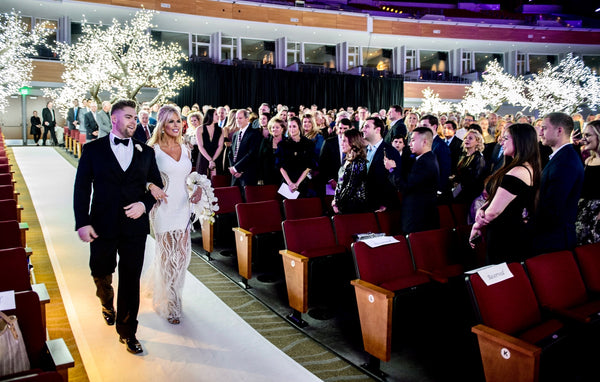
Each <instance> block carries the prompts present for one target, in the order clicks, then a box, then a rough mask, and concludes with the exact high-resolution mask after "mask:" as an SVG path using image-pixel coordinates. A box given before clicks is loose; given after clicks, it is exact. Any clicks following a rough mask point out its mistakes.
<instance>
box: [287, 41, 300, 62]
mask: <svg viewBox="0 0 600 382" xmlns="http://www.w3.org/2000/svg"><path fill="white" fill-rule="evenodd" d="M299 61H300V43H299V42H288V43H287V64H288V65H291V64H293V63H295V62H299Z"/></svg>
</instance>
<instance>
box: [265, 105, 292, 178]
mask: <svg viewBox="0 0 600 382" xmlns="http://www.w3.org/2000/svg"><path fill="white" fill-rule="evenodd" d="M263 115H264V114H263ZM267 129H268V131H269V136H268V137H266V138H265V139H263V140H262V142H261V144H260V149H259V154H258V155H259V163H260V167H259V172H260V173H259V176H258V179H259V183H260V182H262V184H276V185H279V184H281V174H280V172H279V169H278V168H277V166H275V152H276V151H277V146H278V145H279V142H281V141H282V140H283V139H284V136H285V132H286V127H285V123H284V122H283V121H282V120H281V119H279V118H277V117H275V118H272V119H271V120H270V121H269V123H268V124H267Z"/></svg>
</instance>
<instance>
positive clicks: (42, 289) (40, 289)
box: [31, 283, 50, 304]
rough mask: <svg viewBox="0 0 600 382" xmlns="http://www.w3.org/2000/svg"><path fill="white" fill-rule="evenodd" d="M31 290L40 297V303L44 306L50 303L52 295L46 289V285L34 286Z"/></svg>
mask: <svg viewBox="0 0 600 382" xmlns="http://www.w3.org/2000/svg"><path fill="white" fill-rule="evenodd" d="M31 289H33V291H34V292H35V293H37V294H38V296H39V297H40V302H41V303H42V304H47V303H49V302H50V294H49V293H48V289H47V288H46V284H44V283H40V284H32V285H31Z"/></svg>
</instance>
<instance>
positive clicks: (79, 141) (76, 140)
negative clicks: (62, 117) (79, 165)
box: [63, 126, 86, 158]
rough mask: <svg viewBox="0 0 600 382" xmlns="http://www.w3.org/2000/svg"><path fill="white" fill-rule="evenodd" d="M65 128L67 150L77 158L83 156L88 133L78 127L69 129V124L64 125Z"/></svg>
mask: <svg viewBox="0 0 600 382" xmlns="http://www.w3.org/2000/svg"><path fill="white" fill-rule="evenodd" d="M63 129H64V131H63V136H64V142H65V150H67V151H69V152H70V153H71V154H73V155H74V156H76V157H77V158H81V150H82V148H83V145H85V142H86V133H82V132H80V131H79V130H77V129H73V130H69V127H68V126H64V127H63Z"/></svg>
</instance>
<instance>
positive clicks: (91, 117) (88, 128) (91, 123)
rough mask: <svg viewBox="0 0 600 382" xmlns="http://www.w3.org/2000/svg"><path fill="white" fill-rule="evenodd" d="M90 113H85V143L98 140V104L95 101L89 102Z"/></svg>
mask: <svg viewBox="0 0 600 382" xmlns="http://www.w3.org/2000/svg"><path fill="white" fill-rule="evenodd" d="M89 105H90V111H88V112H87V113H85V117H84V126H85V132H86V134H85V135H86V136H85V137H86V139H87V141H88V142H89V141H92V140H94V139H96V138H98V104H97V103H96V101H91V102H90V104H89Z"/></svg>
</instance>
